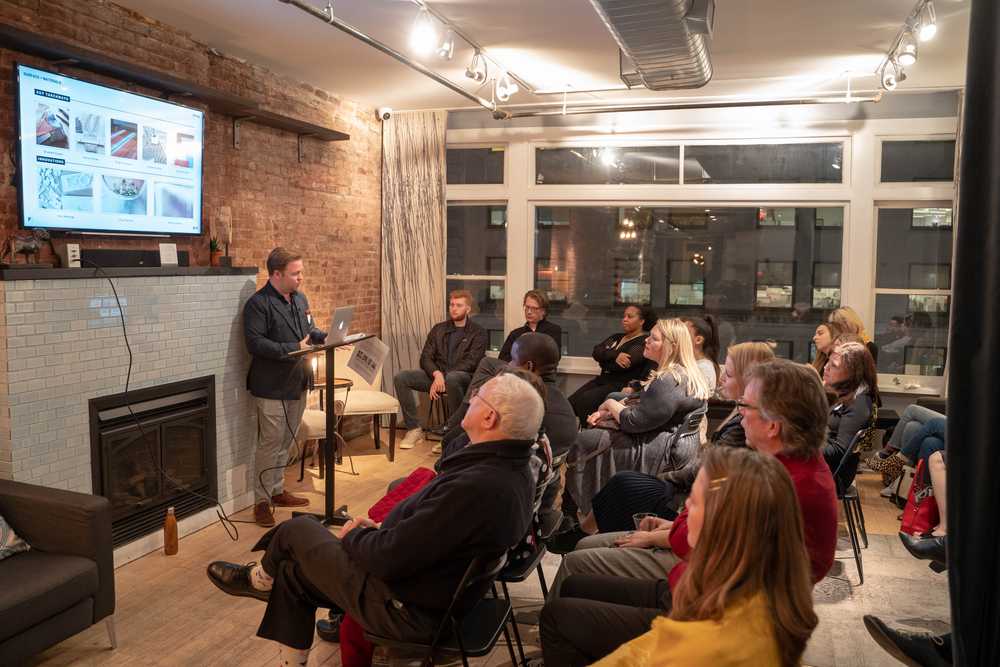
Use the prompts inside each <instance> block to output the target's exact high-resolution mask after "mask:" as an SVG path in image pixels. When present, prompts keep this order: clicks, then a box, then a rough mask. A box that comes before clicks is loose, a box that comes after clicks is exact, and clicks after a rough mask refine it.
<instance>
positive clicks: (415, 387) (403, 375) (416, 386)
mask: <svg viewBox="0 0 1000 667" xmlns="http://www.w3.org/2000/svg"><path fill="white" fill-rule="evenodd" d="M471 381H472V374H471V373H466V372H465V371H448V372H447V373H445V376H444V386H445V391H447V392H448V395H447V396H445V397H444V400H446V401H447V405H448V412H449V414H450V413H452V412H455V411H457V410H458V408H459V406H460V405H461V404H462V399H463V398H464V397H465V390H466V389H468V388H469V383H470V382H471ZM432 382H433V379H432V378H431V376H429V375H428V374H427V373H425V372H424V371H423V370H420V369H416V370H408V371H399V372H398V373H396V377H394V378H393V385H394V386H395V388H396V399H397V400H398V401H399V408H400V410H402V412H403V426H405V427H406V428H407V429H414V428H417V427H418V426H420V422H419V421H418V420H417V399H416V397H415V396H414V395H413V392H414V391H423V392H428V391H430V389H431V383H432Z"/></svg>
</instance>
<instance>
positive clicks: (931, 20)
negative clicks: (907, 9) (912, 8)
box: [917, 2, 937, 42]
mask: <svg viewBox="0 0 1000 667" xmlns="http://www.w3.org/2000/svg"><path fill="white" fill-rule="evenodd" d="M936 34H937V14H936V13H935V12H934V3H933V2H928V3H927V4H926V5H924V8H923V9H922V10H920V13H919V14H918V15H917V39H919V40H920V41H921V42H926V41H928V40H931V39H934V35H936Z"/></svg>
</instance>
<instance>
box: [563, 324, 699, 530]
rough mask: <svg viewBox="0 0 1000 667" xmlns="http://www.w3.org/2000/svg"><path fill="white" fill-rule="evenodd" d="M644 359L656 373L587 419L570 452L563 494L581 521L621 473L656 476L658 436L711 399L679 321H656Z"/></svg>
mask: <svg viewBox="0 0 1000 667" xmlns="http://www.w3.org/2000/svg"><path fill="white" fill-rule="evenodd" d="M643 355H644V356H645V357H646V358H647V359H650V360H651V361H654V362H655V363H656V370H654V371H653V372H651V373H650V375H649V378H648V379H647V380H646V381H645V382H644V383H643V385H642V388H641V391H640V392H639V393H638V395H635V396H630V397H629V398H627V399H626V400H625V401H624V402H623V401H619V400H615V399H607V400H605V401H604V402H603V403H601V405H600V406H599V407H598V409H597V411H596V412H594V413H593V414H591V415H590V416H589V417H588V418H587V424H588V425H589V427H590V428H587V429H584V430H583V431H581V432H580V434H579V435H578V436H577V438H576V441H575V442H574V443H573V446H572V447H571V448H570V450H569V455H568V457H567V461H568V463H569V468H568V470H567V473H566V491H567V493H568V494H569V496H570V497H571V498H572V500H573V501H575V502H576V505H577V507H578V508H579V514H580V516H581V517H582V516H585V515H587V514H589V513H590V509H591V506H590V502H591V498H593V497H594V494H595V493H597V491H598V490H599V489H601V487H603V486H604V484H605V483H606V482H607V481H608V480H609V479H611V477H612V476H613V475H614V474H615V473H616V472H618V471H619V470H637V471H639V472H645V473H655V472H658V471H659V470H658V469H659V466H660V464H661V462H662V460H663V453H664V447H665V446H666V442H665V439H664V438H659V439H658V438H657V436H658V435H660V434H661V433H663V432H665V431H670V430H672V429H674V428H676V427H677V426H679V425H680V424H681V423H682V422H683V421H684V419H685V417H687V415H688V413H690V412H691V411H693V410H697V409H698V408H700V407H702V406H704V405H705V401H707V400H708V398H709V396H711V395H712V393H713V390H714V388H713V387H710V386H709V385H708V381H707V380H706V379H705V376H704V374H702V372H701V370H700V369H699V368H698V364H697V362H696V361H695V358H694V349H693V347H692V344H691V335H690V333H689V332H688V328H687V325H685V324H684V323H683V322H682V321H681V320H678V319H670V320H659V321H658V322H657V323H656V325H655V326H654V327H653V329H652V331H650V334H649V337H648V338H647V339H646V345H645V348H644V350H643ZM693 435H694V437H695V439H697V434H693ZM654 441H656V442H655V443H654ZM564 499H565V495H564Z"/></svg>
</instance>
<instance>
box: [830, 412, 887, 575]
mask: <svg viewBox="0 0 1000 667" xmlns="http://www.w3.org/2000/svg"><path fill="white" fill-rule="evenodd" d="M877 420H878V407H874V410H873V412H872V419H871V421H870V422H869V423H868V425H867V426H865V427H864V428H862V429H861V430H860V431H858V432H857V433H855V434H854V437H853V438H851V443H850V445H848V447H847V449H846V450H845V451H844V455H843V456H842V457H841V458H840V462H839V463H838V464H837V469H836V470H834V471H833V481H834V484H835V485H836V488H837V500H840V501H841V503H842V504H843V507H844V519H845V521H846V522H847V535H848V537H849V538H850V540H851V550H852V551H853V552H854V562H855V564H856V565H857V566H858V578H859V580H860V581H859V585H860V584H863V583H865V573H864V567H863V565H862V563H861V543H862V542H863V543H864V548H865V549H867V548H868V530H867V528H866V527H865V513H864V510H862V508H861V495H860V494H859V493H858V487H857V485H856V484H855V483H854V478H855V476H856V475H857V473H858V462H859V461H860V460H861V451H862V450H863V449H864V448H865V446H866V444H867V443H869V442H871V439H872V438H873V437H874V435H875V423H876V421H877Z"/></svg>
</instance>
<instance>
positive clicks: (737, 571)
mask: <svg viewBox="0 0 1000 667" xmlns="http://www.w3.org/2000/svg"><path fill="white" fill-rule="evenodd" d="M795 494H796V490H795V487H794V486H793V484H792V481H791V479H790V478H789V475H788V472H787V471H786V470H785V468H784V467H783V466H782V465H781V463H779V462H778V461H777V460H776V459H775V458H774V457H772V456H768V455H766V454H761V453H757V452H754V451H750V450H747V449H733V448H714V449H712V450H711V451H709V452H708V453H707V454H706V457H705V464H704V466H703V467H702V469H701V471H700V472H699V473H698V477H697V479H696V481H695V484H694V488H693V490H692V493H691V496H690V498H689V499H688V502H687V505H688V508H687V509H688V511H687V516H688V521H687V531H686V538H685V539H686V545H687V547H688V548H690V549H691V554H690V557H689V561H688V566H687V568H685V569H684V571H683V574H682V575H681V576H679V577H677V578H676V579H674V584H673V586H674V588H673V593H672V595H671V596H670V599H669V601H668V604H666V605H664V604H658V602H660V601H661V600H662V592H663V591H662V585H661V584H659V583H658V582H657V581H654V580H631V581H630V580H621V579H618V578H614V577H607V578H604V579H603V580H600V579H597V580H595V581H592V582H588V583H590V584H592V585H593V584H598V586H593V587H592V588H591V589H590V591H587V590H586V589H583V590H581V592H584V593H587V592H597V593H600V594H601V598H600V599H581V598H577V599H573V598H569V597H563V598H561V599H559V600H555V601H553V602H550V603H549V604H546V605H545V607H544V608H543V611H542V618H541V628H540V631H541V638H542V651H543V653H544V656H545V663H546V664H547V665H560V666H563V665H569V666H576V665H586V664H591V663H592V662H593V661H594V660H596V659H600V661H599V662H597V663H595V664H596V665H601V666H604V667H611V666H615V665H621V666H622V667H626V666H627V667H636V666H650V667H652V666H667V665H683V666H685V667H690V666H694V667H699V666H705V667H709V666H711V667H715V666H717V665H778V664H782V665H797V664H799V661H800V659H801V657H802V653H803V651H804V650H805V646H806V642H807V640H808V639H809V636H810V635H811V634H812V631H813V629H814V628H815V627H816V624H817V622H818V619H817V618H816V614H815V613H814V612H813V606H812V595H811V590H810V574H809V561H808V559H807V558H806V548H805V544H804V534H803V525H802V513H801V510H800V509H799V504H798V503H796V502H795ZM595 579H596V578H595ZM672 579H673V578H672ZM602 583H603V584H605V585H607V584H611V585H610V586H606V587H604V588H601V587H600V586H599V584H602ZM570 588H571V583H570V582H567V584H566V586H565V587H564V591H563V593H564V595H569V594H570V593H571V592H572V591H570V590H569V589H570ZM658 594H659V595H658ZM567 611H568V612H570V613H565V612H567ZM623 642H627V643H624V644H623ZM620 644H621V645H620ZM619 645H620V646H619ZM616 647H617V648H616ZM609 653H610V655H608V654H609ZM601 658H603V659H601Z"/></svg>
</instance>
